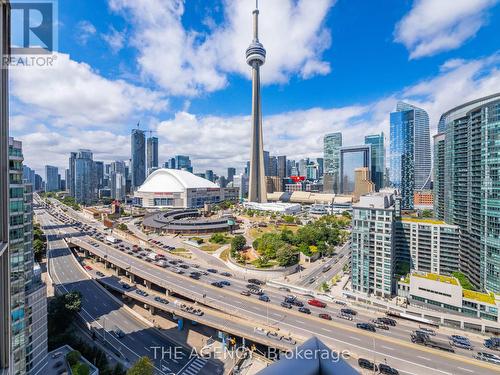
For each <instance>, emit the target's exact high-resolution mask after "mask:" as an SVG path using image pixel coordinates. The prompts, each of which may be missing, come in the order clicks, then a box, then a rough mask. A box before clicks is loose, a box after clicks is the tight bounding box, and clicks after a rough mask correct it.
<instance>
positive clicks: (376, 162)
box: [365, 133, 385, 191]
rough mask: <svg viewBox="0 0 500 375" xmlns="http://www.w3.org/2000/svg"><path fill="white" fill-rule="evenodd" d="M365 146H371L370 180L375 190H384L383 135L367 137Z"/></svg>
mask: <svg viewBox="0 0 500 375" xmlns="http://www.w3.org/2000/svg"><path fill="white" fill-rule="evenodd" d="M365 144H366V145H371V158H372V160H371V161H372V168H371V176H370V177H371V180H372V182H373V183H374V184H375V190H376V191H379V190H380V189H382V188H384V173H385V143H384V133H380V134H374V135H367V136H366V137H365Z"/></svg>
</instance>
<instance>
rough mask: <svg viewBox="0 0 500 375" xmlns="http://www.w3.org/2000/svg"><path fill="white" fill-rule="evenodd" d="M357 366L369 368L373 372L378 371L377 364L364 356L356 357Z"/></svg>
mask: <svg viewBox="0 0 500 375" xmlns="http://www.w3.org/2000/svg"><path fill="white" fill-rule="evenodd" d="M358 366H359V367H361V368H364V369H366V370H370V371H374V372H377V371H378V367H377V365H376V364H375V363H373V362H372V361H369V360H368V359H365V358H359V359H358Z"/></svg>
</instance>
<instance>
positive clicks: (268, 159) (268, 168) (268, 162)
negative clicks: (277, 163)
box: [264, 151, 271, 176]
mask: <svg viewBox="0 0 500 375" xmlns="http://www.w3.org/2000/svg"><path fill="white" fill-rule="evenodd" d="M264 173H265V174H266V176H270V175H271V157H270V156H269V151H264Z"/></svg>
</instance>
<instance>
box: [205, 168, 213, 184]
mask: <svg viewBox="0 0 500 375" xmlns="http://www.w3.org/2000/svg"><path fill="white" fill-rule="evenodd" d="M205 178H206V179H207V180H208V181H211V182H214V171H212V170H211V169H207V170H206V171H205Z"/></svg>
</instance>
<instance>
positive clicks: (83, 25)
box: [76, 20, 97, 45]
mask: <svg viewBox="0 0 500 375" xmlns="http://www.w3.org/2000/svg"><path fill="white" fill-rule="evenodd" d="M96 32H97V30H96V28H95V26H94V25H93V24H92V23H90V22H89V21H86V20H84V21H80V22H78V24H77V25H76V40H77V41H78V43H80V44H81V45H86V44H87V42H88V40H89V39H90V38H91V37H92V36H94V35H95V34H96Z"/></svg>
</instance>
